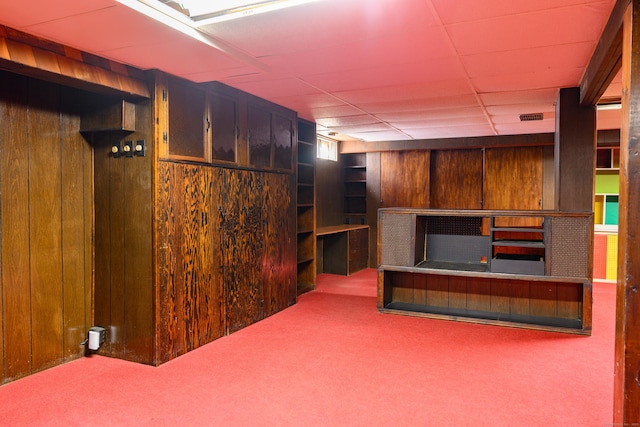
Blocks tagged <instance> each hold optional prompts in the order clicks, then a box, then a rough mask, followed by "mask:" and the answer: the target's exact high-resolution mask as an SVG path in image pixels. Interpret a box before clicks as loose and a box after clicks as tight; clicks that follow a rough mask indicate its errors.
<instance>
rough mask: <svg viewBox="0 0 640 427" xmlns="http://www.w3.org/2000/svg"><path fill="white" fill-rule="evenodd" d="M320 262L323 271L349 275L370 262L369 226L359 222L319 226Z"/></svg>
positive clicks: (365, 266)
mask: <svg viewBox="0 0 640 427" xmlns="http://www.w3.org/2000/svg"><path fill="white" fill-rule="evenodd" d="M316 234H317V236H318V251H319V252H320V251H321V254H320V253H319V254H318V262H319V263H321V267H322V268H321V271H322V272H323V273H331V274H341V275H345V276H348V275H350V274H353V273H355V272H358V271H360V270H362V269H364V268H367V266H368V264H369V226H368V225H357V224H344V225H332V226H328V227H318V229H317V233H316Z"/></svg>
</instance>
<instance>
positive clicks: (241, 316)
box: [222, 170, 265, 333]
mask: <svg viewBox="0 0 640 427" xmlns="http://www.w3.org/2000/svg"><path fill="white" fill-rule="evenodd" d="M225 172H226V173H225V183H226V184H225V187H224V188H225V189H226V191H225V193H224V196H223V205H222V211H223V215H222V228H223V232H224V235H223V240H222V241H223V244H222V254H223V257H224V261H223V264H224V292H225V303H226V328H227V333H232V332H235V331H238V330H240V329H242V328H244V327H246V326H248V325H250V324H252V323H255V322H257V321H258V320H260V319H262V318H263V317H264V303H263V292H264V291H263V283H262V274H261V271H260V270H259V266H260V262H261V261H262V257H263V253H264V250H265V247H264V227H263V215H262V197H263V194H262V192H263V186H264V174H263V173H260V172H250V171H243V170H225Z"/></svg>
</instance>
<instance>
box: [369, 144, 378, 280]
mask: <svg viewBox="0 0 640 427" xmlns="http://www.w3.org/2000/svg"><path fill="white" fill-rule="evenodd" d="M381 200H382V199H381V194H380V153H367V224H369V267H370V268H376V267H377V266H378V208H380V207H381V206H382V203H381Z"/></svg>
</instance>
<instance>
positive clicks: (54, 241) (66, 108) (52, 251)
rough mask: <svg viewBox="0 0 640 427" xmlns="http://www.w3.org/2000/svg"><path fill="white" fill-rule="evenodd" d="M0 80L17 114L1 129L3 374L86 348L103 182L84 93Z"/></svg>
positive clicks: (5, 117)
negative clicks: (96, 179) (84, 130)
mask: <svg viewBox="0 0 640 427" xmlns="http://www.w3.org/2000/svg"><path fill="white" fill-rule="evenodd" d="M0 82H1V83H0V89H1V90H0V94H1V95H0V115H1V117H2V121H3V123H5V124H7V126H4V127H3V129H2V130H0V145H1V147H0V148H1V149H2V152H3V159H2V164H1V165H0V173H1V174H2V176H1V179H0V183H1V186H2V188H1V189H0V195H1V196H0V197H1V198H2V200H1V202H2V203H0V206H2V208H1V209H2V212H1V213H0V217H1V218H2V247H1V250H2V261H3V268H2V286H0V289H1V292H2V303H1V304H0V305H1V308H2V310H1V311H0V325H1V326H2V329H1V330H2V331H3V332H2V337H1V338H0V345H1V347H2V350H1V351H0V360H1V364H2V366H3V368H2V369H1V370H0V382H7V381H11V380H14V379H16V378H19V377H22V376H25V375H28V374H31V373H33V372H36V371H39V370H42V369H46V368H48V367H51V366H54V365H57V364H60V363H63V362H64V361H66V360H69V359H72V358H76V357H79V356H81V355H82V354H83V348H82V346H81V345H80V342H81V341H82V340H83V339H84V337H85V334H86V328H87V325H88V323H89V322H91V309H90V307H91V283H92V265H91V263H92V261H91V260H92V259H93V253H92V251H91V244H92V239H91V237H92V235H93V231H92V225H93V224H92V220H91V218H92V215H91V214H89V215H87V214H88V213H90V212H91V211H92V206H93V197H92V192H93V188H92V186H91V180H92V179H91V175H90V174H87V173H86V171H85V166H87V164H88V165H90V164H91V160H92V159H91V154H90V153H91V149H90V148H88V145H87V143H86V142H85V141H84V139H83V138H82V137H81V136H80V134H79V124H80V117H79V115H78V112H77V110H76V109H75V108H74V105H73V102H72V99H73V97H74V96H75V95H76V93H75V92H74V91H71V90H68V89H66V88H61V87H58V86H56V85H52V84H49V83H45V82H42V81H34V80H31V79H28V78H25V77H19V76H16V75H12V74H7V73H4V72H0ZM87 153H88V157H89V162H88V163H87V159H86V158H85V154H87ZM87 245H89V246H87Z"/></svg>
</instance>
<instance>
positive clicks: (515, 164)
mask: <svg viewBox="0 0 640 427" xmlns="http://www.w3.org/2000/svg"><path fill="white" fill-rule="evenodd" d="M483 185H484V190H483V192H484V208H485V209H501V210H537V209H542V148H541V147H528V148H492V149H487V150H485V179H484V184H483ZM504 221H507V222H504ZM496 222H497V225H502V226H507V225H511V226H536V225H539V224H538V222H536V221H535V220H534V221H533V222H531V220H530V219H523V220H522V221H516V220H512V219H508V220H502V219H501V220H500V221H498V220H496Z"/></svg>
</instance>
